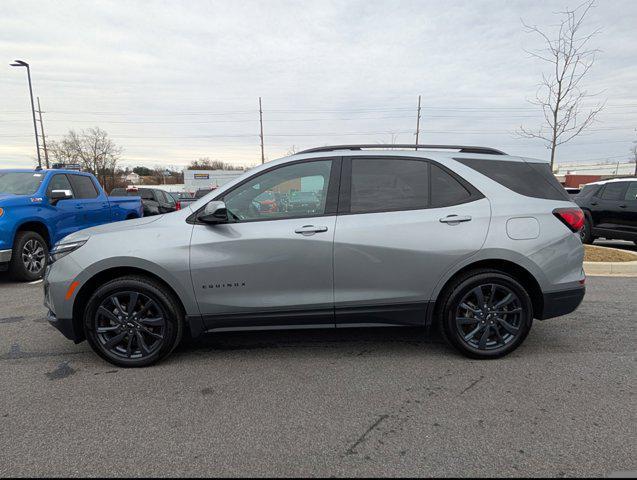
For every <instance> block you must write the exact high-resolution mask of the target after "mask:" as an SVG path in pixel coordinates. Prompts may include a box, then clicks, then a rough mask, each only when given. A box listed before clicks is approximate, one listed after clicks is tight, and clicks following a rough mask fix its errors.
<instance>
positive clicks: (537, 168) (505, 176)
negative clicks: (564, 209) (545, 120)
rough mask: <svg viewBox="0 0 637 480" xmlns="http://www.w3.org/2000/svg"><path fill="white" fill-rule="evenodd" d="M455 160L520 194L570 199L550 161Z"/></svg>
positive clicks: (552, 198) (548, 198)
mask: <svg viewBox="0 0 637 480" xmlns="http://www.w3.org/2000/svg"><path fill="white" fill-rule="evenodd" d="M455 160H457V161H458V162H460V163H462V164H464V165H466V166H468V167H471V168H473V169H474V170H476V171H478V172H480V173H481V174H483V175H486V176H487V177H489V178H490V179H491V180H494V181H496V182H498V183H499V184H500V185H503V186H505V187H507V188H508V189H510V190H513V191H514V192H515V193H519V194H520V195H525V196H527V197H534V198H544V199H547V200H570V198H569V196H568V193H566V190H564V188H563V187H562V185H560V182H558V181H557V179H556V178H555V176H554V175H553V173H552V172H551V169H550V167H549V164H548V163H531V162H511V161H506V160H478V159H475V158H456V159H455Z"/></svg>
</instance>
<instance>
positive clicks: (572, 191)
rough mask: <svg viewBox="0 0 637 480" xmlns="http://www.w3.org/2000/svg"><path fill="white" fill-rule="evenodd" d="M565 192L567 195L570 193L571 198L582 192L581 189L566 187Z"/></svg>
mask: <svg viewBox="0 0 637 480" xmlns="http://www.w3.org/2000/svg"><path fill="white" fill-rule="evenodd" d="M564 190H566V193H568V194H569V195H570V196H571V197H574V196H575V195H578V194H579V192H580V191H581V189H580V188H575V187H564Z"/></svg>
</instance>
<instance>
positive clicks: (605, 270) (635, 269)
mask: <svg viewBox="0 0 637 480" xmlns="http://www.w3.org/2000/svg"><path fill="white" fill-rule="evenodd" d="M593 247H595V248H603V249H607V250H620V249H618V248H612V247H602V246H599V245H593ZM621 251H626V250H621ZM629 253H631V254H633V255H634V256H635V260H634V261H630V262H584V273H586V275H587V276H588V275H590V276H596V275H598V276H614V277H637V252H632V251H629Z"/></svg>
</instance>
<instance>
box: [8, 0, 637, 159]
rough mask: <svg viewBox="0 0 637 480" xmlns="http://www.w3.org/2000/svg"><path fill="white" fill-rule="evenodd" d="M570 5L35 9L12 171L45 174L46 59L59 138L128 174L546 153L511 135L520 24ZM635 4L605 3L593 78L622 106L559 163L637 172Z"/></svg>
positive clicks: (15, 102)
mask: <svg viewBox="0 0 637 480" xmlns="http://www.w3.org/2000/svg"><path fill="white" fill-rule="evenodd" d="M578 3H579V0H574V1H573V0H558V1H505V0H483V1H474V0H471V1H469V0H464V1H453V2H452V1H448V0H445V1H416V0H403V1H388V0H383V1H372V0H363V1H344V0H342V1H327V0H320V1H317V0H313V1H309V0H308V1H274V0H259V1H241V0H231V1H218V2H213V1H195V0H188V1H183V2H179V1H170V2H150V1H147V0H144V1H130V0H129V1H92V2H86V1H78V2H72V1H55V2H54V1H50V2H45V1H37V2H31V1H25V0H15V1H14V0H3V2H2V15H0V168H7V167H18V166H31V165H33V158H34V156H35V147H34V138H33V125H32V120H31V117H30V112H29V99H28V90H27V83H26V72H25V71H24V69H18V68H12V67H9V66H8V64H9V63H10V62H11V61H12V60H14V59H23V60H25V61H27V62H29V63H30V64H31V68H32V79H33V86H34V94H35V95H38V96H39V97H40V100H41V102H42V109H43V110H44V111H45V112H46V113H45V114H44V121H45V130H46V133H47V138H48V139H52V140H55V139H59V138H60V137H61V136H62V135H63V134H65V133H66V132H67V131H68V130H69V129H75V130H81V129H85V128H90V127H94V126H99V127H100V128H103V129H104V130H106V131H107V132H108V133H109V134H110V135H111V136H112V137H113V139H114V140H115V141H116V142H117V143H118V144H119V145H121V146H122V147H123V148H124V154H123V159H122V163H123V164H124V165H146V166H155V165H175V166H178V165H186V164H187V163H189V162H190V161H192V160H195V159H197V158H199V157H206V156H207V157H211V158H214V159H219V160H224V161H228V162H232V163H235V164H240V165H255V164H257V163H258V162H260V150H259V137H258V134H259V122H258V119H259V117H258V97H259V96H262V97H263V109H264V128H265V150H266V157H267V158H269V159H274V158H278V157H280V156H283V155H284V154H285V153H286V152H287V151H288V150H289V149H290V148H291V147H292V146H293V145H294V146H295V147H296V148H297V149H301V148H309V147H312V146H317V145H325V144H340V143H379V142H382V143H390V142H391V141H392V137H393V138H394V139H395V141H397V142H405V143H409V142H413V141H414V131H415V124H416V102H417V96H418V95H419V94H421V95H422V105H423V116H422V121H421V129H422V130H421V138H420V139H421V143H454V144H471V145H487V146H493V147H497V148H501V149H503V150H505V151H507V152H509V153H512V154H519V155H528V156H533V157H540V158H547V157H548V151H547V150H546V149H545V148H544V147H543V145H542V143H541V142H539V141H534V140H526V139H519V138H516V137H515V136H513V135H512V132H513V131H514V130H515V129H516V127H517V126H519V125H520V123H523V124H525V125H527V126H536V125H539V124H540V116H539V112H538V111H537V107H534V106H533V105H530V104H529V103H528V102H527V99H530V98H532V97H533V96H534V93H535V90H536V86H537V84H538V82H539V79H540V74H541V72H542V69H543V68H545V67H544V66H543V65H542V64H541V63H538V61H536V60H533V59H531V58H530V57H529V56H528V55H527V54H525V53H524V49H525V48H526V49H534V48H538V47H541V46H542V45H541V43H540V42H539V40H538V38H537V37H534V36H532V35H530V34H527V33H524V31H523V29H522V27H521V23H520V18H524V19H525V20H526V21H527V22H528V23H533V24H538V25H552V24H555V22H556V18H557V17H555V15H553V12H555V11H559V10H563V9H564V7H567V6H570V7H573V6H576V5H577V4H578ZM636 19H637V1H634V0H625V1H611V0H599V5H598V6H597V7H596V8H595V9H594V10H593V11H592V12H591V14H590V16H589V18H588V19H587V23H586V25H587V30H593V29H595V28H597V27H600V28H601V29H602V31H601V33H600V34H599V36H598V37H597V38H596V40H595V41H594V46H596V47H598V48H600V49H601V50H602V53H601V54H600V56H599V59H598V61H597V63H596V64H595V66H594V68H593V70H592V71H591V74H590V76H589V78H588V80H587V81H586V84H585V86H586V88H587V90H589V91H590V92H596V91H603V92H604V93H603V98H607V102H608V103H607V107H606V109H605V110H604V112H603V113H602V114H600V116H599V121H598V122H597V123H596V124H595V125H594V126H593V127H592V128H591V129H590V130H589V131H588V133H586V134H584V135H582V136H580V137H578V138H577V139H575V140H573V141H572V142H571V143H569V144H567V145H564V146H563V147H561V148H560V149H559V151H558V156H557V158H558V162H563V163H565V162H574V161H591V162H592V161H596V160H598V159H599V160H605V159H607V160H609V161H613V162H616V161H625V160H627V159H628V158H629V148H630V145H631V143H632V142H633V141H634V140H635V139H637V130H636V128H637V28H636V23H635V22H636V21H637V20H636Z"/></svg>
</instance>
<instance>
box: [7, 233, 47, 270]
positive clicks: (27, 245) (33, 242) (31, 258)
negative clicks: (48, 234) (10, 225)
mask: <svg viewBox="0 0 637 480" xmlns="http://www.w3.org/2000/svg"><path fill="white" fill-rule="evenodd" d="M48 258H49V248H48V247H47V244H46V242H45V241H44V239H43V238H42V237H41V236H40V235H39V234H37V233H35V232H18V233H17V235H16V237H15V241H14V244H13V253H12V254H11V262H10V263H9V269H10V271H11V274H12V275H13V277H14V278H15V279H16V280H20V281H23V282H32V281H34V280H38V279H40V278H42V276H43V275H44V271H45V270H46V265H47V261H48Z"/></svg>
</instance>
